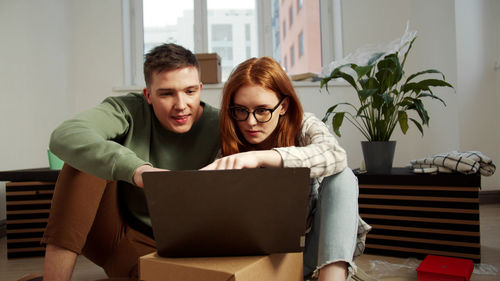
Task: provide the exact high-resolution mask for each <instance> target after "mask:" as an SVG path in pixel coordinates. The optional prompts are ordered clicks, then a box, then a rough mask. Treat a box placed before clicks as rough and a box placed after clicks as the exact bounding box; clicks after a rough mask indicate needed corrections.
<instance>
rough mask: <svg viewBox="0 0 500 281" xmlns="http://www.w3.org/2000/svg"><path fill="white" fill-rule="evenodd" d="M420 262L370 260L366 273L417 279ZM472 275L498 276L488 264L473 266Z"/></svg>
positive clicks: (495, 269)
mask: <svg viewBox="0 0 500 281" xmlns="http://www.w3.org/2000/svg"><path fill="white" fill-rule="evenodd" d="M421 262H422V261H421V260H418V259H416V258H408V259H406V260H404V262H403V263H402V264H395V263H390V262H386V261H382V260H370V261H369V263H370V269H369V270H367V273H368V274H369V275H370V276H372V277H373V278H376V279H380V278H388V277H402V278H405V279H408V280H416V279H417V267H418V266H419V265H420V263H421ZM472 274H477V275H498V269H497V268H496V267H495V266H493V265H490V264H485V263H478V264H474V271H473V272H472Z"/></svg>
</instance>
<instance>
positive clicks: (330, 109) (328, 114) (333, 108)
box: [321, 103, 340, 123]
mask: <svg viewBox="0 0 500 281" xmlns="http://www.w3.org/2000/svg"><path fill="white" fill-rule="evenodd" d="M339 105H340V103H337V104H335V105H333V106H331V107H330V108H328V110H327V111H326V113H325V116H324V117H323V119H321V121H323V123H325V122H326V121H327V120H328V117H330V114H332V112H333V111H334V110H335V108H337V106H339Z"/></svg>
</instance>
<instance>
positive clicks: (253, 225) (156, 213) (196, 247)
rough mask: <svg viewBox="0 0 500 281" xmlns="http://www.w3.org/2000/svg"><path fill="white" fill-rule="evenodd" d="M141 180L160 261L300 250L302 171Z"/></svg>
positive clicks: (305, 180) (305, 181)
mask: <svg viewBox="0 0 500 281" xmlns="http://www.w3.org/2000/svg"><path fill="white" fill-rule="evenodd" d="M143 180H144V192H145V194H146V199H147V204H148V209H149V214H150V216H151V222H152V226H153V233H154V237H155V241H156V247H157V250H158V254H159V255H160V256H164V257H207V256H237V255H262V254H270V253H283V252H300V251H302V250H303V249H304V245H305V229H306V217H307V205H308V198H309V190H310V179H309V169H308V168H259V169H243V170H212V171H194V170H193V171H168V172H147V173H144V174H143Z"/></svg>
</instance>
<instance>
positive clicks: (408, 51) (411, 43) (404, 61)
mask: <svg viewBox="0 0 500 281" xmlns="http://www.w3.org/2000/svg"><path fill="white" fill-rule="evenodd" d="M416 39H417V37H416V36H415V38H413V40H411V42H410V46H409V47H408V50H406V53H405V55H404V58H403V62H402V63H401V67H404V66H405V63H406V57H407V56H408V53H410V50H411V47H412V46H413V42H415V40H416Z"/></svg>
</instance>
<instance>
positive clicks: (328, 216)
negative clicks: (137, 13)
mask: <svg viewBox="0 0 500 281" xmlns="http://www.w3.org/2000/svg"><path fill="white" fill-rule="evenodd" d="M358 193H359V188H358V180H357V178H356V176H355V175H354V174H353V172H352V171H351V169H349V168H346V169H344V170H343V171H342V172H340V173H338V174H335V175H331V176H329V177H325V178H324V179H323V181H322V182H321V184H320V186H319V190H318V199H317V203H316V209H315V213H314V219H313V222H312V228H311V230H310V231H309V233H308V234H307V236H306V247H305V250H304V276H308V275H309V274H311V273H313V272H314V274H313V276H315V277H316V276H318V275H319V270H320V269H321V268H322V267H323V266H325V265H328V264H330V263H333V262H337V261H345V262H346V263H347V264H348V270H349V273H350V274H352V273H353V271H354V272H355V270H356V265H355V264H354V263H353V255H354V250H355V247H356V239H357V230H358V217H359V214H358Z"/></svg>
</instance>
